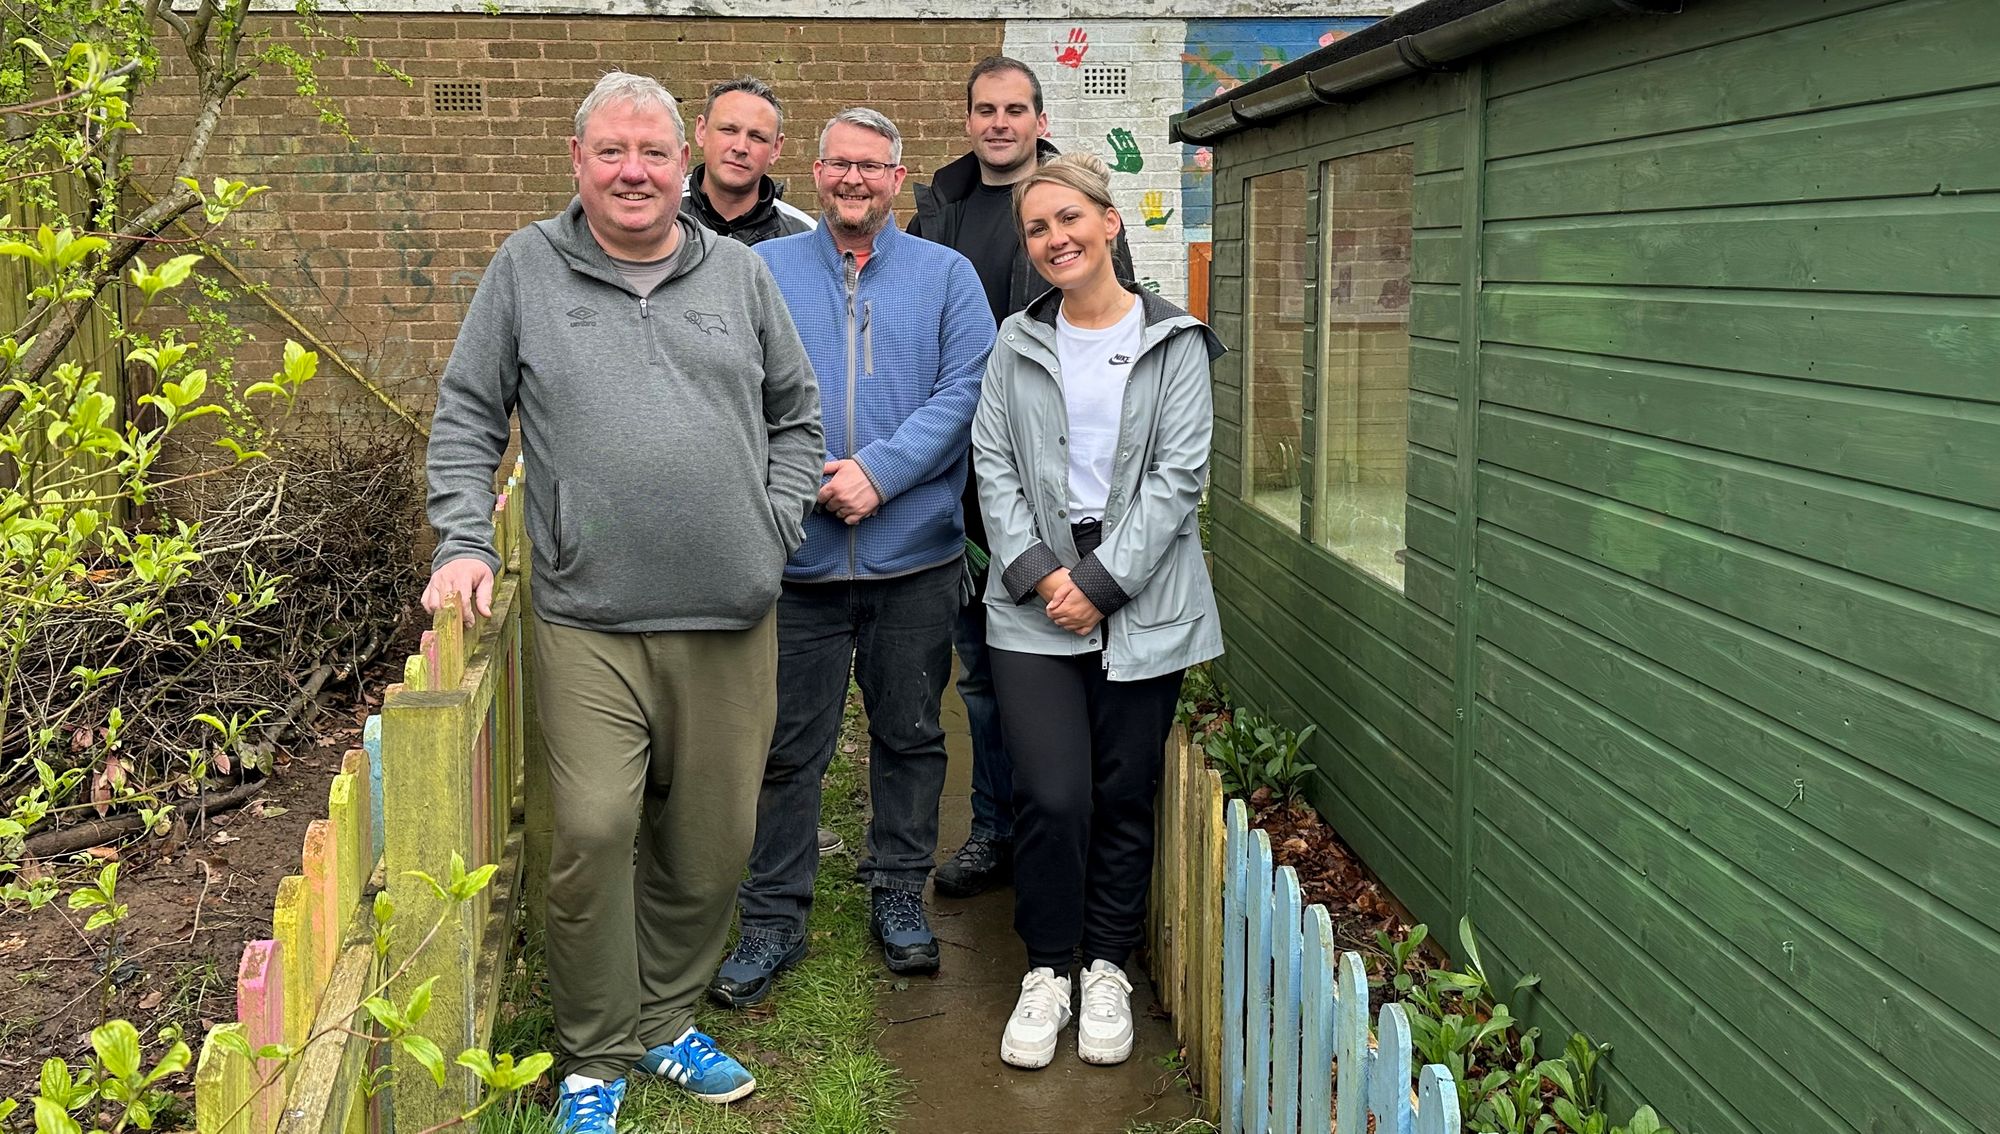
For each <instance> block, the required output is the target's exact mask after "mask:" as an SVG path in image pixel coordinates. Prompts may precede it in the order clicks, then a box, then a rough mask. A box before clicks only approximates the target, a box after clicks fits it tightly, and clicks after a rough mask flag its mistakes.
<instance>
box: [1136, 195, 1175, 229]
mask: <svg viewBox="0 0 2000 1134" xmlns="http://www.w3.org/2000/svg"><path fill="white" fill-rule="evenodd" d="M1165 205H1166V195H1165V194H1163V193H1161V192H1160V191H1159V190H1158V189H1151V190H1148V191H1147V192H1146V195H1145V196H1143V197H1141V198H1139V213H1140V215H1141V216H1143V217H1144V218H1145V220H1146V227H1147V228H1165V227H1166V225H1167V220H1168V219H1169V218H1170V217H1172V216H1173V215H1174V211H1173V210H1172V209H1167V210H1166V211H1165V212H1161V211H1160V210H1161V209H1162V208H1163V207H1164V206H1165Z"/></svg>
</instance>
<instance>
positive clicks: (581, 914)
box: [532, 611, 778, 1080]
mask: <svg viewBox="0 0 2000 1134" xmlns="http://www.w3.org/2000/svg"><path fill="white" fill-rule="evenodd" d="M532 632H533V633H532V637H533V642H532V650H533V655H532V656H533V659H534V667H535V668H534V672H535V683H534V684H535V708H536V713H537V715H538V716H539V717H540V720H541V729H542V737H543V739H544V741H545V745H546V749H547V752H548V764H549V780H550V792H551V798H552V800H553V810H554V822H555V834H554V842H553V847H552V851H551V855H550V862H549V887H548V918H547V922H548V943H547V947H548V970H549V993H550V999H551V1000H552V1001H553V1002H554V1005H555V1017H556V1028H555V1030H556V1046H557V1048H558V1051H559V1053H560V1054H559V1056H558V1060H559V1062H558V1064H557V1074H558V1075H559V1076H566V1075H573V1074H581V1075H588V1076H591V1077H593V1078H598V1079H605V1080H611V1079H617V1078H619V1077H620V1076H622V1075H624V1074H625V1073H626V1072H627V1071H629V1070H631V1068H632V1064H633V1063H634V1062H635V1061H636V1060H637V1059H638V1058H639V1056H641V1055H642V1054H644V1053H645V1052H646V1050H647V1049H648V1048H650V1047H654V1046H657V1045H659V1044H663V1043H672V1042H673V1041H674V1040H675V1039H678V1038H679V1037H680V1035H681V1033H682V1032H685V1031H686V1030H687V1029H688V1027H689V1026H691V1025H692V1024H693V1023H694V1005H695V1000H696V998H697V997H698V996H699V995H700V994H701V990H702V988H703V987H704V986H705V985H706V984H707V983H708V979H709V977H710V976H711V975H712V974H713V972H714V969H715V966H716V965H717V964H718V963H719V962H720V960H721V954H722V949H723V946H724V945H725V944H726V943H727V940H728V935H729V916H730V913H731V911H732V907H733V905H734V902H733V898H734V897H735V894H736V884H737V882H739V881H740V880H741V879H742V877H743V868H744V864H745V863H746V862H747V861H748V859H749V857H750V843H751V839H752V838H753V837H754V836H755V834H756V830H757V792H758V787H759V785H760V784H761V783H762V782H763V775H764V760H765V757H766V756H767V755H768V754H769V752H770V748H771V728H772V722H773V721H774V720H775V719H776V714H777V665H778V662H777V659H778V647H777V616H776V613H775V611H773V612H772V613H770V614H767V615H765V617H764V619H763V621H762V622H760V623H758V624H757V625H756V626H754V627H752V628H750V629H748V630H687V631H661V632H656V633H644V634H605V633H599V632H596V631H591V630H579V629H576V628H574V627H569V626H558V625H556V624H554V623H550V622H545V621H543V620H542V619H541V618H540V617H539V616H537V617H535V618H534V621H533V626H532ZM635 844H636V846H637V850H638V853H637V854H636V856H635V855H634V853H633V848H634V846H635Z"/></svg>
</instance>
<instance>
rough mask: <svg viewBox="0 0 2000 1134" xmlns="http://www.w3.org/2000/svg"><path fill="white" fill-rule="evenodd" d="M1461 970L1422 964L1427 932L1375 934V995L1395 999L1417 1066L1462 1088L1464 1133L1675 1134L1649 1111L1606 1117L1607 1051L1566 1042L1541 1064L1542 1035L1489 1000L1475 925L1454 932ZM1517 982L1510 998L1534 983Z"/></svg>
mask: <svg viewBox="0 0 2000 1134" xmlns="http://www.w3.org/2000/svg"><path fill="white" fill-rule="evenodd" d="M1458 934H1459V945H1460V947H1461V948H1462V949H1463V956H1464V959H1465V968H1464V969H1463V970H1453V969H1450V968H1446V967H1444V966H1440V965H1433V964H1431V963H1430V962H1429V960H1428V959H1427V958H1426V957H1425V956H1424V953H1423V944H1424V942H1425V940H1426V939H1427V938H1428V936H1429V930H1428V928H1427V927H1425V926H1423V925H1417V926H1414V927H1412V928H1411V929H1410V931H1409V932H1408V933H1406V934H1404V935H1403V936H1401V937H1392V936H1391V935H1389V934H1387V933H1382V932H1378V933H1377V934H1376V940H1375V943H1376V947H1377V950H1378V951H1379V953H1380V954H1381V956H1382V958H1383V959H1384V966H1383V971H1382V976H1381V979H1380V981H1379V987H1380V988H1381V991H1382V993H1383V995H1384V996H1385V997H1387V998H1388V999H1390V1000H1394V1001H1400V1002H1401V1004H1402V1005H1403V1012H1404V1016H1405V1017H1406V1018H1407V1019H1408V1020H1409V1022H1410V1040H1411V1043H1412V1045H1413V1046H1414V1047H1415V1048H1416V1053H1417V1058H1418V1059H1419V1060H1420V1061H1421V1062H1423V1063H1436V1064H1441V1065H1442V1066H1444V1067H1445V1068H1446V1069H1447V1070H1449V1071H1450V1072H1451V1076H1452V1081H1453V1083H1455V1084H1456V1085H1457V1087H1458V1106H1459V1114H1460V1115H1461V1116H1462V1117H1463V1120H1464V1123H1465V1129H1466V1130H1468V1131H1480V1132H1483V1134H1672V1131H1671V1130H1669V1129H1668V1128H1667V1127H1666V1126H1665V1125H1664V1124H1662V1123H1661V1122H1660V1119H1659V1116H1658V1115H1657V1114H1655V1113H1654V1112H1653V1109H1652V1108H1651V1107H1643V1106H1642V1107H1640V1108H1639V1110H1638V1112H1637V1113H1635V1114H1634V1115H1633V1116H1632V1118H1631V1120H1630V1121H1628V1122H1627V1123H1625V1124H1623V1125H1618V1124H1614V1123H1613V1122H1612V1121H1611V1118H1610V1116H1609V1115H1608V1114H1606V1113H1605V1111H1604V1108H1603V1104H1602V1101H1601V1098H1602V1096H1601V1086H1600V1084H1599V1082H1598V1079H1597V1074H1596V1072H1597V1064H1598V1061H1599V1060H1600V1059H1601V1058H1602V1057H1603V1056H1604V1054H1605V1053H1606V1052H1608V1051H1610V1045H1609V1044H1602V1045H1597V1044H1592V1043H1591V1041H1590V1040H1589V1038H1588V1037H1586V1036H1584V1035H1583V1034H1581V1033H1578V1034H1575V1035H1572V1036H1571V1037H1570V1039H1569V1043H1568V1044H1567V1045H1565V1047H1564V1048H1563V1050H1562V1052H1561V1053H1560V1054H1558V1055H1556V1056H1554V1057H1551V1058H1546V1059H1542V1058H1537V1053H1536V1045H1537V1042H1538V1040H1539V1039H1540V1031H1539V1029H1536V1028H1532V1027H1523V1026H1522V1025H1521V1022H1520V1020H1519V1019H1518V1018H1517V1017H1516V1016H1515V1015H1514V1012H1513V1009H1512V1008H1511V1007H1509V1005H1508V1004H1507V1003H1506V1002H1504V1001H1501V1000H1499V999H1498V997H1497V996H1496V995H1495V991H1494V987H1493V983H1492V980H1491V979H1490V978H1489V977H1488V975H1487V970H1486V966H1485V963H1484V962H1483V961H1482V960H1481V958H1480V955H1479V941H1478V939H1477V937H1475V936H1474V934H1473V931H1472V919H1471V918H1465V919H1463V920H1462V921H1460V922H1459V926H1458ZM1540 980H1541V978H1539V977H1537V976H1532V975H1529V976H1523V977H1521V978H1520V979H1519V980H1516V981H1515V982H1514V984H1513V993H1514V994H1520V993H1525V992H1528V991H1529V990H1531V989H1533V988H1534V987H1535V986H1536V985H1538V984H1539V983H1540Z"/></svg>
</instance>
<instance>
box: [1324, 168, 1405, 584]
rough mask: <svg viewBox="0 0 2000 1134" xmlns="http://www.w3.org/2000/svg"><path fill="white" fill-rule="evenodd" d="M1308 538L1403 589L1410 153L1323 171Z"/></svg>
mask: <svg viewBox="0 0 2000 1134" xmlns="http://www.w3.org/2000/svg"><path fill="white" fill-rule="evenodd" d="M1320 184H1321V193H1322V199H1323V201H1324V210H1325V215H1324V217H1323V218H1322V225H1321V228H1320V234H1321V235H1320V247H1321V249H1322V254H1323V256H1324V263H1323V264H1322V265H1321V276H1320V278H1321V280H1322V281H1323V285H1322V287H1321V288H1320V302H1321V312H1322V315H1321V318H1322V320H1323V322H1322V324H1321V328H1322V329H1321V333H1320V336H1319V341H1320V366H1319V381H1320V386H1319V396H1318V398H1317V399H1316V409H1317V411H1318V412H1317V413H1316V414H1315V415H1314V416H1315V418H1316V419H1317V423H1318V425H1319V429H1320V434H1319V446H1318V454H1317V455H1318V458H1319V459H1318V461H1317V463H1316V464H1317V467H1316V470H1315V472H1316V476H1317V483H1316V484H1315V486H1314V487H1315V489H1316V491H1315V492H1314V493H1313V499H1314V505H1313V527H1314V528H1315V529H1316V531H1315V532H1314V533H1313V534H1314V538H1315V539H1317V540H1318V542H1319V544H1320V546H1321V547H1324V548H1326V549H1327V550H1328V551H1331V552H1333V553H1334V554H1335V555H1338V556H1340V557H1341V558H1342V559H1345V560H1347V561H1348V562H1350V563H1352V564H1354V565H1355V566H1356V567H1359V568H1361V569H1362V570H1363V571H1366V572H1368V573H1369V574H1370V575H1373V576H1375V577H1376V578H1378V579H1381V580H1383V581H1384V582H1386V583H1388V584H1389V585H1391V586H1393V587H1397V588H1401V587H1402V585H1403V559H1402V551H1403V508H1404V487H1405V483H1406V480H1407V472H1408V467H1409V464H1408V462H1409V458H1408V445H1409V436H1410V389H1409V387H1410V239H1411V236H1410V218H1411V208H1412V197H1413V180H1412V166H1411V160H1410V147H1408V146H1397V147H1396V148H1394V149H1387V150H1376V151H1374V152H1372V153H1365V154H1356V155H1354V156H1352V157H1344V158H1337V159H1335V160H1333V161H1329V162H1327V163H1326V164H1325V166H1324V167H1323V169H1322V170H1321V182H1320Z"/></svg>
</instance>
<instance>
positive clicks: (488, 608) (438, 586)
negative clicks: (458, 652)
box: [424, 555, 493, 626]
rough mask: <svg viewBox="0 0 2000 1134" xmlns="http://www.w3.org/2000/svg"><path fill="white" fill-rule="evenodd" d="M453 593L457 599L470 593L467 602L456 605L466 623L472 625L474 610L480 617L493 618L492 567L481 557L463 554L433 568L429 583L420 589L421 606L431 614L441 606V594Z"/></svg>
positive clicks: (442, 601) (442, 597) (442, 599)
mask: <svg viewBox="0 0 2000 1134" xmlns="http://www.w3.org/2000/svg"><path fill="white" fill-rule="evenodd" d="M454 593H455V594H457V595H459V596H460V597H461V598H463V597H465V596H468V595H469V596H471V598H472V601H471V602H462V603H460V604H459V612H460V614H461V615H462V616H463V618H464V621H465V624H466V625H467V626H470V625H472V612H473V611H474V610H475V609H476V610H478V612H479V616H480V617H481V618H491V617H493V568H491V567H488V566H487V565H486V561H485V560H483V559H476V558H474V557H472V556H469V555H468V556H466V557H464V558H461V559H454V560H452V561H451V562H449V563H446V564H445V565H444V566H442V567H440V568H438V569H437V571H436V573H435V574H433V575H432V576H431V582H430V585H429V586H427V587H425V588H424V609H425V610H427V611H430V612H432V613H436V612H437V608H438V607H440V606H443V605H444V596H446V595H448V594H454Z"/></svg>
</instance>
